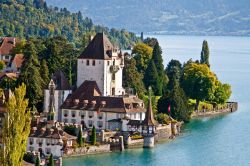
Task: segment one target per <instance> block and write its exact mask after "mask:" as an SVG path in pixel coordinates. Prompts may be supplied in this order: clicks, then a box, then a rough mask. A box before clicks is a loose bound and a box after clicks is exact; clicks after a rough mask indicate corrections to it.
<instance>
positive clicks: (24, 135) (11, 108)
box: [1, 84, 31, 166]
mask: <svg viewBox="0 0 250 166" xmlns="http://www.w3.org/2000/svg"><path fill="white" fill-rule="evenodd" d="M25 95H26V86H25V84H22V85H21V86H19V87H18V88H16V89H15V91H14V94H13V95H11V96H10V98H9V101H8V102H7V103H6V109H7V112H8V115H7V116H8V118H6V119H5V120H4V123H3V124H4V125H3V132H2V134H3V135H2V141H3V145H4V146H5V151H4V154H3V161H1V163H4V164H3V165H15V166H21V165H22V164H23V163H22V161H23V156H24V153H25V152H26V146H27V140H28V136H29V133H30V123H31V118H30V110H29V109H28V99H26V98H25Z"/></svg>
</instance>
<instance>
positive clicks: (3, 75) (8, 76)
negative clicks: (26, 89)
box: [0, 72, 19, 79]
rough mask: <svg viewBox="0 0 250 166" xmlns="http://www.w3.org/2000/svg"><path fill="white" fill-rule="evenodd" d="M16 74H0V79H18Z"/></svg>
mask: <svg viewBox="0 0 250 166" xmlns="http://www.w3.org/2000/svg"><path fill="white" fill-rule="evenodd" d="M18 76H19V75H18V74H17V73H4V72H2V73H0V79H2V78H4V77H7V78H10V79H14V78H18Z"/></svg>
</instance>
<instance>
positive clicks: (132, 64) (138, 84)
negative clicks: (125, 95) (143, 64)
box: [123, 57, 145, 96]
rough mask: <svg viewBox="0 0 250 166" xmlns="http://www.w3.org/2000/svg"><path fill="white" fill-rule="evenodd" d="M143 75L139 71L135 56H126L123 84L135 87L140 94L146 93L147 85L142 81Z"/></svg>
mask: <svg viewBox="0 0 250 166" xmlns="http://www.w3.org/2000/svg"><path fill="white" fill-rule="evenodd" d="M142 79H143V75H142V74H141V73H139V72H138V71H137V68H136V61H135V59H134V58H131V59H129V58H127V57H125V67H124V69H123V80H124V81H123V86H124V87H128V88H134V89H135V90H136V92H137V93H138V94H139V96H141V95H143V94H144V93H145V87H144V84H143V82H142Z"/></svg>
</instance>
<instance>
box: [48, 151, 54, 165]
mask: <svg viewBox="0 0 250 166" xmlns="http://www.w3.org/2000/svg"><path fill="white" fill-rule="evenodd" d="M48 166H54V159H53V154H52V153H51V154H50V156H49V163H48Z"/></svg>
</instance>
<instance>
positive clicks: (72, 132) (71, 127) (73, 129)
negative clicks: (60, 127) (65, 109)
mask: <svg viewBox="0 0 250 166" xmlns="http://www.w3.org/2000/svg"><path fill="white" fill-rule="evenodd" d="M64 131H65V132H66V133H68V134H70V135H74V136H77V135H76V127H75V126H74V125H69V126H64Z"/></svg>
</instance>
